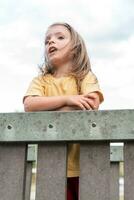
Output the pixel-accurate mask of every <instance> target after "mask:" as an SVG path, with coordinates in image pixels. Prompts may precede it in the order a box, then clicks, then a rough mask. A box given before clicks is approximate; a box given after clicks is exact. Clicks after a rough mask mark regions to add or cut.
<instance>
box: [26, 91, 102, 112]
mask: <svg viewBox="0 0 134 200" xmlns="http://www.w3.org/2000/svg"><path fill="white" fill-rule="evenodd" d="M96 96H97V95H95V94H93V93H90V94H87V95H72V96H51V97H40V96H28V97H26V98H25V100H24V109H25V111H26V112H31V111H43V110H64V109H62V108H63V107H66V108H67V107H70V110H75V109H77V108H78V109H79V110H91V109H97V108H98V106H99V105H98V104H97V101H96ZM60 108H61V109H60ZM72 108H73V109H72ZM67 110H68V109H67Z"/></svg>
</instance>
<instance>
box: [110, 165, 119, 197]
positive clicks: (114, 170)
mask: <svg viewBox="0 0 134 200" xmlns="http://www.w3.org/2000/svg"><path fill="white" fill-rule="evenodd" d="M110 200H119V162H111V163H110Z"/></svg>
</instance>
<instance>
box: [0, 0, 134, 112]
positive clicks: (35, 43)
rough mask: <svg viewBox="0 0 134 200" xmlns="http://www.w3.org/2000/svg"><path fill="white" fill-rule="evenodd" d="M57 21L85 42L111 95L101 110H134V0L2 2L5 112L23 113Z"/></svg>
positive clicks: (0, 61) (0, 106)
mask: <svg viewBox="0 0 134 200" xmlns="http://www.w3.org/2000/svg"><path fill="white" fill-rule="evenodd" d="M57 21H61V22H67V23H70V24H71V25H72V26H73V27H74V28H75V29H76V30H77V31H78V32H79V33H80V34H81V36H82V37H83V38H84V40H85V43H86V46H87V49H88V53H89V57H90V61H91V65H92V70H93V72H94V73H95V74H96V76H97V77H98V80H99V82H100V86H101V88H102V91H103V92H104V96H105V101H104V103H103V104H102V105H101V107H100V109H128V108H129V109H133V108H134V53H133V52H134V1H133V0H127V1H126V0H101V1H100V0H94V1H92V0H73V1H72V0H23V1H18V0H12V1H11V0H1V1H0V91H1V98H0V112H14V111H23V104H22V97H23V95H24V94H25V92H26V89H27V87H28V85H29V82H30V81H31V80H32V78H33V77H35V76H37V75H38V65H40V64H41V63H42V62H43V53H44V46H43V45H44V44H43V42H44V33H45V31H46V29H47V27H48V26H49V25H50V24H51V23H53V22H57Z"/></svg>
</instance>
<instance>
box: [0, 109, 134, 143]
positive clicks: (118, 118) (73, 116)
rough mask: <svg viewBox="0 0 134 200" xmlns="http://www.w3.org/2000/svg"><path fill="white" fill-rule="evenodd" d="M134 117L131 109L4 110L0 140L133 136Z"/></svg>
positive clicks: (124, 139) (105, 138)
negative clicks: (8, 111)
mask: <svg viewBox="0 0 134 200" xmlns="http://www.w3.org/2000/svg"><path fill="white" fill-rule="evenodd" d="M133 121H134V110H111V111H75V112H74V111H73V112H61V111H59V112H53V111H52V112H50V111H49V112H35V113H34V112H29V113H4V114H0V142H4V141H5V142H15V141H21V142H25V141H26V142H40V141H87V140H88V141H98V140H102V141H103V140H104V141H126V140H134V126H133ZM83 130H84V131H83ZM18 133H19V134H18Z"/></svg>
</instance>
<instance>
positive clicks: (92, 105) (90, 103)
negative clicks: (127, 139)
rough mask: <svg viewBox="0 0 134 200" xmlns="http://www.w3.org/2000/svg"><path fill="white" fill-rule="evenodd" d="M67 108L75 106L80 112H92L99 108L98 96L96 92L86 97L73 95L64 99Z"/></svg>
mask: <svg viewBox="0 0 134 200" xmlns="http://www.w3.org/2000/svg"><path fill="white" fill-rule="evenodd" d="M66 105H67V106H76V107H78V108H80V109H81V110H94V109H98V107H99V95H98V94H97V93H96V92H93V93H89V94H86V95H73V96H67V97H66Z"/></svg>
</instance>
